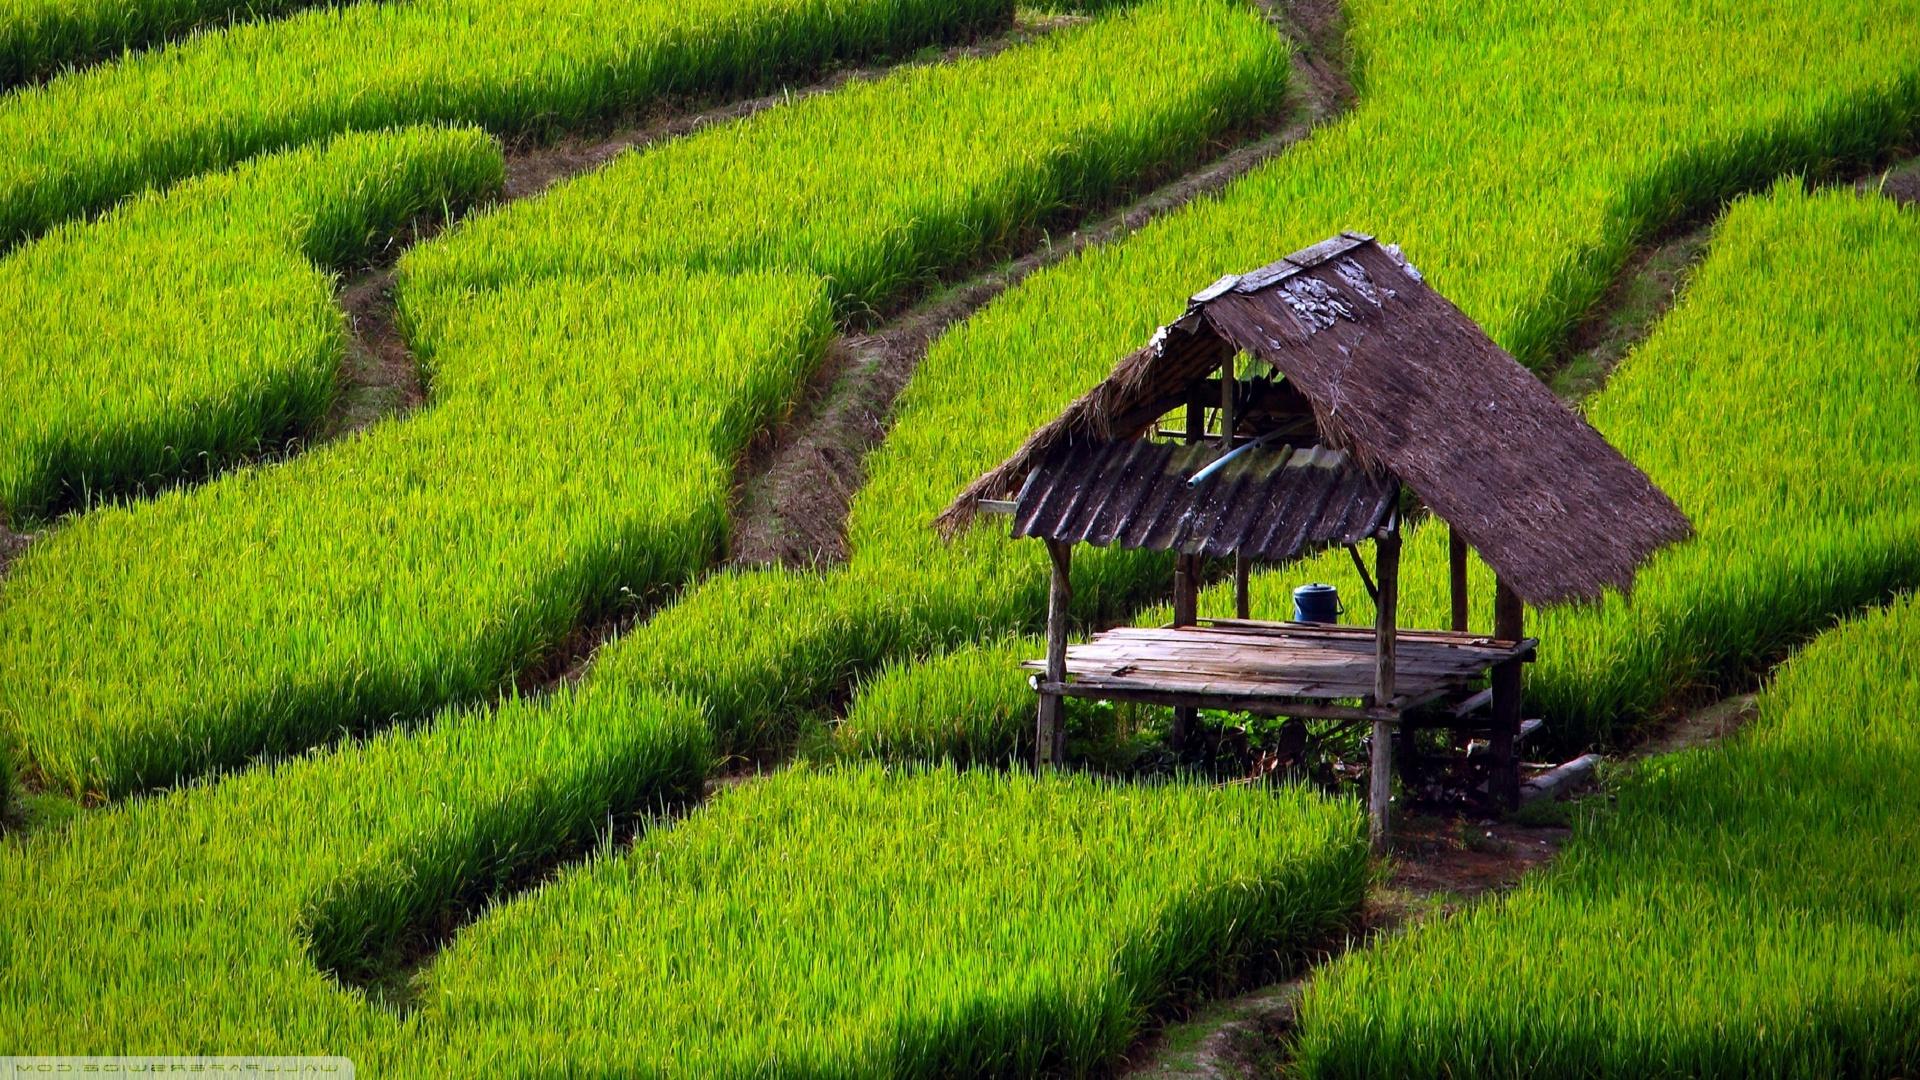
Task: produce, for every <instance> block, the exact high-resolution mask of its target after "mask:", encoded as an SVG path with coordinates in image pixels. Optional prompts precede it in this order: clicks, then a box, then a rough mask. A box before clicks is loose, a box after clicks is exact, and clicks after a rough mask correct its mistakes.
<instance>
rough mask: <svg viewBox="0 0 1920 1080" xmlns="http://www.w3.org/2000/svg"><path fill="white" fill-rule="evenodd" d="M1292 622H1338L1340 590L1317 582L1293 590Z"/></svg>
mask: <svg viewBox="0 0 1920 1080" xmlns="http://www.w3.org/2000/svg"><path fill="white" fill-rule="evenodd" d="M1293 621H1294V622H1318V623H1337V622H1339V621H1340V590H1339V589H1336V588H1334V587H1333V586H1331V585H1326V584H1322V583H1321V582H1318V581H1316V582H1314V583H1313V584H1311V585H1302V586H1300V587H1299V588H1297V589H1295V590H1293Z"/></svg>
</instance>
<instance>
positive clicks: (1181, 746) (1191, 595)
mask: <svg viewBox="0 0 1920 1080" xmlns="http://www.w3.org/2000/svg"><path fill="white" fill-rule="evenodd" d="M1199 621H1200V556H1198V555H1188V554H1186V553H1185V552H1175V553H1174V556H1173V625H1175V626H1192V625H1193V624H1194V623H1196V622H1199ZM1198 719H1199V714H1198V713H1197V712H1196V711H1195V710H1193V709H1188V708H1176V709H1174V710H1173V731H1172V732H1170V733H1169V734H1170V736H1171V739H1170V741H1171V743H1172V745H1173V749H1174V750H1175V751H1176V752H1179V751H1184V750H1186V749H1187V747H1188V745H1189V744H1190V743H1191V742H1192V741H1193V728H1194V723H1195V721H1197V720H1198Z"/></svg>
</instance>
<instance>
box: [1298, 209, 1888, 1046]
mask: <svg viewBox="0 0 1920 1080" xmlns="http://www.w3.org/2000/svg"><path fill="white" fill-rule="evenodd" d="M1917 269H1920V213H1916V212H1915V211H1914V210H1912V209H1905V210H1900V209H1896V208H1895V207H1894V206H1893V204H1891V203H1889V202H1886V201H1884V200H1879V199H1867V198H1859V197H1856V196H1854V195H1852V194H1851V193H1823V194H1815V195H1808V194H1806V193H1804V192H1803V191H1801V190H1800V189H1799V188H1798V187H1797V186H1795V185H1788V186H1785V187H1783V188H1781V189H1779V190H1777V191H1776V192H1775V193H1774V194H1773V195H1772V196H1770V197H1768V198H1766V199H1764V200H1758V199H1756V200H1749V201H1745V202H1742V203H1741V204H1739V205H1737V206H1736V207H1735V208H1734V209H1733V211H1732V212H1731V213H1730V214H1729V215H1728V217H1727V219H1726V220H1725V222H1724V223H1723V224H1722V225H1721V226H1720V227H1719V228H1718V230H1717V231H1716V234H1715V238H1714V241H1713V247H1712V251H1711V253H1710V255H1709V257H1708V261H1707V263H1706V265H1705V266H1704V267H1703V268H1702V269H1701V271H1700V273H1699V275H1698V277H1697V278H1696V279H1695V283H1694V285H1693V287H1692V290H1691V292H1690V294H1689V297H1688V299H1687V301H1686V304H1685V305H1684V306H1683V308H1682V309H1681V310H1679V311H1677V312H1676V313H1675V315H1674V316H1673V317H1672V318H1670V319H1669V320H1668V321H1667V322H1666V323H1665V324H1663V326H1662V327H1661V329H1660V331H1659V332H1658V334H1657V335H1656V337H1655V339H1654V340H1653V341H1651V342H1649V343H1648V345H1647V347H1646V348H1644V349H1643V350H1641V351H1640V352H1639V353H1638V354H1636V356H1635V357H1634V358H1633V359H1632V360H1631V361H1630V367H1629V370H1627V371H1626V372H1624V373H1623V374H1622V376H1621V377H1620V379H1618V380H1616V382H1615V384H1614V386H1613V387H1611V388H1610V389H1609V391H1608V393H1609V394H1615V393H1616V392H1617V393H1619V394H1620V395H1621V398H1622V400H1621V401H1620V402H1619V403H1618V404H1617V405H1616V406H1614V407H1628V406H1632V407H1646V405H1645V403H1646V402H1647V401H1648V400H1649V399H1654V400H1657V399H1661V398H1665V397H1667V396H1669V395H1671V394H1673V393H1674V392H1675V391H1674V390H1672V389H1671V388H1670V384H1673V383H1679V384H1681V385H1682V386H1683V387H1699V386H1705V385H1709V384H1717V385H1719V386H1720V387H1721V389H1722V390H1723V393H1722V394H1721V396H1720V399H1721V400H1722V401H1724V402H1728V403H1738V404H1737V405H1734V406H1733V407H1732V408H1730V409H1729V410H1728V413H1729V414H1730V416H1731V418H1739V419H1744V417H1741V416H1740V414H1741V413H1747V414H1750V416H1751V419H1752V420H1753V421H1754V422H1755V423H1756V424H1758V423H1759V422H1762V421H1764V422H1765V423H1768V424H1784V425H1786V426H1788V427H1789V428H1797V429H1799V430H1798V431H1797V432H1796V434H1800V435H1802V436H1803V437H1804V436H1805V435H1807V434H1809V432H1808V429H1809V428H1812V429H1814V430H1815V431H1816V432H1817V426H1818V425H1820V424H1821V423H1822V422H1823V421H1824V422H1825V423H1828V424H1831V425H1833V426H1835V427H1838V428H1841V429H1842V430H1844V431H1846V433H1847V434H1848V435H1852V436H1856V437H1861V439H1862V441H1863V442H1864V443H1865V444H1866V445H1867V447H1868V448H1871V447H1872V446H1873V445H1874V442H1873V439H1872V436H1871V434H1870V431H1862V430H1861V427H1859V426H1856V424H1857V425H1862V426H1866V425H1874V424H1877V423H1879V422H1880V420H1881V418H1882V412H1883V410H1884V411H1885V412H1886V413H1888V414H1890V417H1889V418H1890V419H1891V418H1897V417H1899V416H1901V415H1905V416H1906V417H1907V418H1908V422H1909V423H1911V416H1912V410H1913V409H1914V408H1915V406H1916V405H1920V387H1916V385H1915V383H1914V371H1913V360H1912V350H1911V342H1912V340H1913V333H1914V331H1915V330H1916V329H1917V328H1916V326H1915V325H1914V322H1913V320H1914V312H1915V310H1916V309H1917V308H1920V305H1916V304H1915V303H1914V300H1915V299H1920V296H1917V295H1916V292H1915V286H1914V284H1913V275H1914V273H1915V271H1916V270H1917ZM1808 280H1833V281H1838V280H1845V281H1847V282H1848V283H1849V285H1850V287H1849V288H1848V289H1847V290H1845V292H1846V293H1847V294H1849V295H1860V296H1864V297H1865V298H1866V299H1865V300H1864V302H1861V303H1856V304H1844V303H1843V304H1839V305H1837V306H1826V305H1822V306H1820V307H1817V308H1816V307H1810V306H1807V305H1804V304H1796V303H1793V302H1792V301H1791V300H1790V299H1789V297H1790V296H1791V295H1792V294H1793V293H1794V292H1795V291H1796V289H1795V286H1796V285H1797V284H1798V283H1801V282H1805V281H1808ZM1802 295H1804V293H1803V294H1802ZM1833 298H1835V299H1837V298H1838V294H1837V293H1836V294H1834V296H1833ZM1763 342H1764V344H1762V343H1763ZM1769 361H1771V363H1769ZM1762 373H1764V376H1765V378H1764V383H1765V385H1766V386H1768V387H1770V388H1772V389H1773V390H1774V391H1775V392H1774V393H1773V394H1771V395H1769V394H1765V393H1760V392H1758V391H1759V390H1760V389H1761V385H1762V381H1763V380H1762V379H1761V377H1760V376H1761V375H1762ZM1749 380H1751V381H1749ZM1687 392H1688V391H1687V390H1686V389H1682V390H1680V391H1679V393H1680V394H1682V395H1684V394H1686V393H1687ZM1843 394H1844V395H1845V396H1843ZM1876 395H1877V396H1876ZM1862 401H1872V402H1874V403H1875V407H1874V408H1872V409H1862V408H1860V407H1859V406H1858V403H1859V402H1862ZM1848 402H1851V403H1853V405H1852V407H1851V408H1848V407H1846V405H1845V403H1848ZM1902 410H1905V411H1904V412H1902ZM1802 416H1807V417H1810V418H1811V419H1810V421H1809V422H1808V423H1806V424H1805V425H1804V426H1803V425H1802V424H1800V423H1799V420H1798V418H1800V417H1802ZM1809 441H1811V442H1813V444H1814V445H1813V446H1812V447H1810V451H1811V454H1812V456H1813V457H1814V458H1818V459H1823V460H1824V461H1825V462H1826V463H1827V464H1829V465H1830V467H1831V468H1830V469H1829V470H1823V473H1824V475H1820V476H1818V477H1815V476H1813V475H1810V474H1809V472H1808V471H1806V470H1799V469H1795V470H1791V471H1789V472H1787V473H1786V474H1785V475H1784V476H1782V477H1780V479H1779V481H1778V488H1777V489H1776V490H1774V491H1772V492H1770V494H1771V495H1772V496H1773V497H1774V498H1777V499H1779V501H1781V502H1782V503H1785V504H1786V508H1787V509H1792V508H1794V507H1796V506H1797V507H1799V508H1800V509H1801V510H1802V511H1803V512H1805V511H1815V510H1817V511H1819V512H1823V513H1830V514H1832V515H1833V516H1835V517H1837V518H1847V517H1849V516H1852V515H1853V514H1854V513H1855V512H1857V511H1858V509H1859V508H1860V506H1861V504H1862V503H1865V502H1867V501H1870V500H1878V499H1885V500H1886V501H1887V502H1889V503H1893V504H1905V503H1909V502H1911V501H1912V500H1911V497H1910V496H1906V495H1903V494H1902V493H1901V492H1902V488H1901V487H1900V486H1899V485H1901V484H1903V483H1904V484H1911V483H1912V482H1913V480H1914V479H1916V474H1915V473H1914V471H1913V465H1912V462H1910V461H1908V460H1906V459H1905V457H1904V456H1890V457H1883V458H1881V459H1880V460H1879V461H1878V462H1869V461H1861V462H1859V463H1858V464H1857V465H1856V464H1855V463H1854V462H1852V461H1847V460H1839V461H1836V460H1834V455H1831V454H1829V453H1823V452H1822V448H1821V447H1820V446H1819V443H1818V435H1817V434H1816V435H1815V437H1814V438H1813V439H1811V440H1809ZM1909 445H1910V444H1909ZM1708 460H1713V458H1712V457H1711V456H1710V457H1709V458H1708ZM1774 460H1775V462H1776V463H1778V462H1779V461H1780V460H1782V459H1781V458H1779V457H1776V458H1775V459H1774ZM1789 460H1791V459H1789ZM1801 460H1806V459H1801ZM1870 474H1871V475H1874V476H1885V477H1886V478H1887V480H1888V481H1889V482H1890V483H1891V484H1892V485H1893V486H1891V487H1872V488H1870V489H1867V490H1859V491H1857V493H1856V491H1855V490H1853V489H1861V488H1864V487H1865V481H1866V480H1867V478H1868V476H1869V475H1870ZM1716 482H1718V483H1721V484H1724V485H1725V486H1727V487H1728V488H1730V489H1739V488H1742V487H1744V486H1747V485H1749V484H1756V483H1759V484H1760V486H1766V485H1765V484H1764V483H1763V482H1761V481H1760V478H1759V477H1757V476H1755V475H1753V474H1752V473H1746V474H1743V473H1742V472H1741V471H1739V470H1737V469H1736V470H1732V471H1730V472H1729V473H1727V474H1722V475H1721V476H1720V477H1719V478H1718V480H1717V481H1716ZM1783 491H1784V492H1785V497H1784V498H1783V497H1781V496H1782V492H1783ZM1727 509H1728V510H1731V509H1732V507H1728V508H1727ZM1740 509H1742V510H1745V511H1748V512H1751V511H1753V509H1754V507H1753V506H1752V505H1750V504H1749V505H1745V506H1741V507H1740ZM1902 516H1904V518H1905V520H1904V521H1903V522H1902V524H1903V525H1904V528H1905V529H1906V541H1905V543H1904V545H1903V546H1904V547H1905V548H1906V550H1907V556H1906V557H1907V558H1911V551H1912V549H1913V547H1914V545H1913V537H1914V532H1915V524H1916V523H1915V522H1914V521H1913V520H1912V515H1911V514H1910V513H1905V510H1904V506H1902V508H1901V512H1900V513H1899V514H1896V515H1893V517H1892V519H1889V518H1887V517H1880V518H1872V517H1867V518H1865V519H1864V520H1861V521H1859V522H1857V523H1856V524H1855V525H1854V526H1853V527H1852V528H1850V529H1848V530H1846V533H1847V536H1846V538H1847V539H1852V540H1854V541H1855V542H1862V541H1865V540H1870V539H1877V540H1879V541H1880V543H1881V544H1883V545H1884V544H1885V542H1886V540H1887V539H1888V538H1889V537H1890V536H1891V535H1892V533H1891V527H1892V525H1893V521H1894V520H1898V519H1899V518H1900V517H1902ZM1862 531H1864V532H1865V533H1866V535H1864V536H1863V535H1861V533H1862ZM1814 539H1815V541H1816V543H1817V544H1818V545H1819V546H1820V547H1823V548H1825V547H1827V545H1826V543H1825V542H1824V541H1825V538H1821V537H1815V538H1814ZM1863 546H1866V545H1864V544H1863ZM1789 547H1790V545H1788V544H1786V543H1784V542H1783V541H1782V540H1773V541H1772V542H1770V543H1766V544H1764V545H1763V546H1762V548H1761V550H1764V551H1767V552H1768V553H1770V554H1773V555H1775V556H1780V557H1784V556H1785V554H1786V551H1787V549H1788V548H1789ZM1825 555H1826V557H1828V558H1830V559H1832V558H1836V557H1837V556H1836V554H1835V552H1834V550H1833V549H1831V548H1828V549H1827V550H1826V552H1825ZM1728 561H1729V562H1731V563H1732V567H1731V570H1732V572H1735V573H1739V572H1741V571H1743V570H1744V571H1746V572H1748V573H1751V572H1752V564H1751V563H1743V562H1742V561H1737V560H1728ZM1796 571H1797V574H1796ZM1783 572H1784V573H1786V574H1789V575H1795V576H1798V577H1799V578H1801V579H1802V580H1804V579H1806V578H1809V577H1814V576H1817V575H1819V571H1817V570H1816V571H1808V570H1806V569H1802V568H1799V567H1795V566H1792V565H1789V566H1786V567H1783ZM1916 691H1920V609H1916V607H1915V605H1914V602H1913V599H1912V594H1911V593H1908V594H1904V595H1903V596H1901V597H1899V598H1898V599H1895V600H1894V601H1893V602H1892V603H1891V604H1890V605H1889V606H1887V607H1885V608H1883V609H1880V610H1878V611H1875V612H1873V613H1872V614H1869V615H1866V616H1864V617H1860V618H1857V619H1852V620H1849V621H1847V622H1845V623H1844V624H1843V625H1841V626H1839V627H1838V628H1835V629H1831V630H1828V631H1826V632H1825V633H1823V634H1821V635H1820V636H1819V638H1818V639H1817V640H1816V641H1815V642H1814V643H1813V644H1812V645H1811V646H1809V647H1807V648H1806V649H1804V650H1803V651H1801V652H1800V653H1798V654H1797V655H1796V656H1795V657H1794V658H1793V659H1791V660H1790V661H1788V662H1787V663H1786V664H1785V665H1784V666H1783V667H1782V668H1781V669H1780V670H1779V672H1778V674H1777V676H1776V677H1775V678H1774V680H1773V681H1772V683H1771V685H1769V686H1768V688H1767V690H1766V692H1765V693H1764V694H1763V695H1762V696H1761V698H1760V705H1759V715H1758V717H1757V718H1756V719H1755V720H1753V721H1752V722H1751V724H1750V725H1749V727H1748V729H1747V730H1746V731H1744V732H1743V733H1742V734H1741V735H1740V736H1738V737H1737V738H1736V739H1735V740H1733V741H1732V742H1731V743H1730V744H1728V745H1724V746H1719V747H1713V748H1708V749H1702V750H1695V751H1689V752H1686V753H1681V754H1677V755H1672V756H1669V757H1664V758H1656V759H1653V760H1651V761H1649V762H1647V763H1645V764H1643V765H1641V766H1639V767H1638V768H1636V769H1635V770H1634V771H1633V772H1632V773H1631V774H1630V775H1629V776H1628V777H1627V778H1626V779H1625V780H1624V781H1622V782H1621V783H1619V784H1618V785H1616V787H1615V788H1614V790H1613V791H1612V796H1613V807H1612V809H1611V810H1609V811H1608V812H1607V813H1605V814H1601V815H1594V816H1592V817H1590V818H1589V820H1588V821H1587V823H1586V826H1585V828H1584V829H1583V830H1582V832H1581V835H1580V836H1579V837H1578V839H1577V840H1576V842H1575V844H1574V845H1573V846H1572V847H1570V848H1569V849H1568V850H1567V851H1566V852H1565V853H1563V854H1562V856H1561V858H1560V861H1559V862H1558V864H1557V865H1556V867H1555V868H1554V870H1552V871H1551V872H1550V873H1548V874H1546V875H1545V876H1542V877H1539V878H1536V879H1534V880H1533V881H1531V882H1530V883H1528V884H1527V885H1525V886H1523V887H1522V888H1521V889H1520V890H1519V891H1517V892H1516V893H1514V894H1513V895H1511V896H1509V897H1506V898H1504V899H1502V900H1500V901H1498V902H1495V903H1488V904H1483V905H1480V906H1477V907H1475V908H1474V909H1472V910H1471V911H1470V912H1468V913H1467V914H1465V915H1463V916H1461V917H1458V918H1454V919H1446V920H1440V921H1436V922H1434V923H1432V924H1430V925H1427V926H1424V927H1422V928H1420V929H1418V930H1416V931H1414V932H1412V933H1410V934H1408V935H1406V936H1404V937H1402V938H1399V939H1396V940H1394V941H1392V942H1389V943H1387V944H1386V945H1384V946H1383V947H1381V948H1379V949H1376V950H1370V951H1368V952H1365V953H1359V954H1354V955H1353V956H1351V957H1349V958H1347V959H1345V960H1343V961H1341V962H1339V963H1337V964H1335V965H1334V966H1333V967H1332V968H1331V969H1330V970H1329V971H1328V973H1327V974H1326V975H1325V976H1323V977H1322V978H1320V979H1318V980H1316V981H1315V983H1314V985H1313V988H1312V990H1311V991H1310V992H1309V994H1308V995H1307V998H1306V1000H1305V1001H1304V1003H1303V1006H1302V1026H1301V1039H1300V1045H1299V1054H1300V1065H1301V1067H1302V1071H1303V1073H1304V1074H1305V1075H1308V1076H1328V1077H1331V1076H1377V1075H1397V1076H1460V1075H1477V1076H1533V1075H1580V1076H1839V1075H1851V1076H1894V1075H1904V1074H1905V1073H1908V1072H1910V1071H1912V1069H1913V1067H1914V1065H1915V1063H1916V1062H1920V1041H1916V1039H1915V1036H1914V1031H1915V1026H1914V1022H1915V1020H1916V1019H1920V1000H1917V999H1916V998H1915V996H1914V994H1913V990H1912V987H1913V984H1914V976H1915V973H1916V972H1920V940H1916V938H1915V936H1914V933H1913V925H1914V918H1913V916H1914V910H1913V890H1912V882H1911V871H1910V868H1911V867H1912V866H1913V865H1914V860H1915V857H1916V856H1915V852H1914V851H1913V850H1912V848H1913V844H1914V832H1913V830H1912V829H1911V828H1910V827H1909V826H1908V823H1909V822H1910V821H1911V820H1912V817H1913V814H1914V812H1915V810H1916V796H1915V794H1914V792H1915V791H1916V785H1915V772H1916V770H1917V769H1920V753H1916V748H1917V747H1920V743H1917V742H1916V733H1915V729H1914V726H1913V723H1912V720H1913V706H1912V702H1913V700H1914V698H1915V694H1916ZM1440 981H1444V983H1445V985H1446V990H1445V992H1443V993H1435V992H1433V989H1432V988H1433V987H1434V986H1435V985H1436V983H1438V982H1440ZM1515 987H1525V998H1526V1006H1525V1007H1524V1008H1513V1007H1511V1003H1510V1000H1509V1001H1504V1002H1503V1001H1502V1000H1501V996H1502V995H1503V994H1504V993H1508V992H1510V991H1511V990H1512V988H1515ZM1656 1018H1657V1019H1656Z"/></svg>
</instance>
